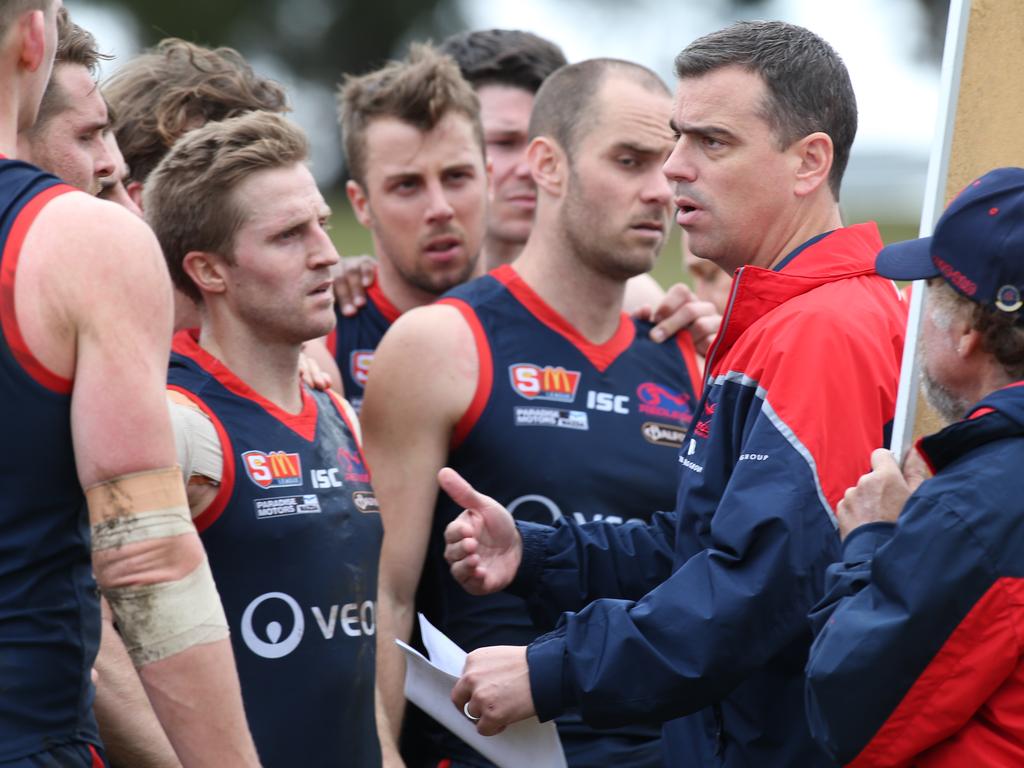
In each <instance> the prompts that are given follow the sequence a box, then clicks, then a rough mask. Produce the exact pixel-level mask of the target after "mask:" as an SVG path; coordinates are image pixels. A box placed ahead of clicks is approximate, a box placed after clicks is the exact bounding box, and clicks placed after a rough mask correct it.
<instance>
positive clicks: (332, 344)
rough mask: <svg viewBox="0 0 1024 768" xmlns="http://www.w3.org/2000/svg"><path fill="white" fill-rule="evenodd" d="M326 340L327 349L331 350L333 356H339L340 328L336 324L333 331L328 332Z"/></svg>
mask: <svg viewBox="0 0 1024 768" xmlns="http://www.w3.org/2000/svg"><path fill="white" fill-rule="evenodd" d="M324 342H325V343H326V344H327V351H328V352H330V353H331V355H332V356H337V354H338V328H337V326H335V327H334V328H332V329H331V332H330V333H328V334H327V338H326V339H324Z"/></svg>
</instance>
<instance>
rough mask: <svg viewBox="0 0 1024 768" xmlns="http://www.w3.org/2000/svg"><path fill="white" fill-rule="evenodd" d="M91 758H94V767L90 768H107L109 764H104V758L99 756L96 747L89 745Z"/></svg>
mask: <svg viewBox="0 0 1024 768" xmlns="http://www.w3.org/2000/svg"><path fill="white" fill-rule="evenodd" d="M89 756H90V757H91V758H92V766H91V767H90V768H107V764H106V763H104V762H103V758H102V757H100V756H99V753H98V752H97V751H96V747H94V746H93V745H92V744H90V745H89Z"/></svg>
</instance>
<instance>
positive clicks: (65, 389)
mask: <svg viewBox="0 0 1024 768" xmlns="http://www.w3.org/2000/svg"><path fill="white" fill-rule="evenodd" d="M74 191H75V189H74V188H73V187H69V186H68V185H67V184H57V185H55V186H52V187H49V188H47V189H45V190H43V191H42V192H40V193H39V194H38V195H36V196H35V197H33V198H32V199H31V200H30V201H29V202H28V203H27V204H26V205H25V207H24V208H22V209H21V211H20V212H19V213H18V215H17V217H16V218H15V219H14V224H13V225H12V227H11V231H10V233H9V234H8V236H7V242H6V243H5V244H4V252H3V263H2V264H0V267H2V269H0V323H2V327H3V331H4V338H5V339H6V340H7V345H8V346H9V347H10V348H11V353H12V354H13V355H14V359H15V360H17V361H18V365H20V366H21V367H22V368H23V369H24V370H25V372H26V373H27V374H28V375H29V376H31V377H32V379H33V380H35V381H36V382H37V383H38V384H40V385H42V386H44V387H46V388H47V389H49V390H51V391H53V392H56V393H57V394H60V395H70V394H71V390H72V387H73V383H74V382H73V380H72V379H66V378H64V377H63V376H58V375H57V374H56V373H54V372H53V371H51V370H50V369H49V368H47V367H46V366H45V365H43V364H42V363H41V362H39V360H38V358H36V356H35V355H34V354H32V350H30V349H29V348H28V344H27V343H25V338H24V337H23V336H22V335H21V328H20V327H19V326H18V317H17V314H16V312H15V309H14V278H15V273H16V270H17V267H18V258H19V257H20V256H21V247H22V245H23V244H24V243H25V237H26V235H28V231H29V228H30V227H31V226H32V222H34V221H35V219H36V216H38V215H39V212H40V211H41V210H43V207H44V206H45V205H46V204H47V203H48V202H50V201H51V200H53V199H54V198H55V197H58V196H60V195H63V194H64V193H66V192H74Z"/></svg>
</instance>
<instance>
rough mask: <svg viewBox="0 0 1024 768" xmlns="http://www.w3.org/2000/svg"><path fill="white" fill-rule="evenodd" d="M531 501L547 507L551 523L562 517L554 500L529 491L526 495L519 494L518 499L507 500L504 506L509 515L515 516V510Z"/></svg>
mask: <svg viewBox="0 0 1024 768" xmlns="http://www.w3.org/2000/svg"><path fill="white" fill-rule="evenodd" d="M531 501H532V502H536V503H537V504H540V505H541V506H543V507H546V508H547V510H548V512H549V513H550V514H551V522H552V523H557V522H558V521H559V520H561V519H562V517H563V515H562V510H560V509H559V508H558V505H557V504H555V502H553V501H552V500H551V499H549V498H548V497H547V496H541V495H539V494H536V493H531V494H529V495H527V496H520V497H519V498H518V499H515V500H513V501H511V502H509V504H508V506H507V507H506V509H507V510H508V513H509V514H510V515H512V516H515V514H516V510H517V509H518V508H519V507H520V506H521V505H523V504H526V503H528V502H531Z"/></svg>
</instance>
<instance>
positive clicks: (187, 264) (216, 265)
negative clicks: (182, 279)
mask: <svg viewBox="0 0 1024 768" xmlns="http://www.w3.org/2000/svg"><path fill="white" fill-rule="evenodd" d="M181 267H182V269H183V270H184V271H185V274H186V275H188V276H189V277H190V278H192V282H194V283H195V284H196V287H197V288H198V289H199V292H200V293H204V294H206V293H212V294H220V293H224V292H225V291H226V290H227V279H226V277H225V275H226V272H227V262H225V261H224V259H223V257H221V256H220V255H219V254H216V253H212V252H210V251H189V252H188V253H186V254H185V258H184V259H182V260H181Z"/></svg>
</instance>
